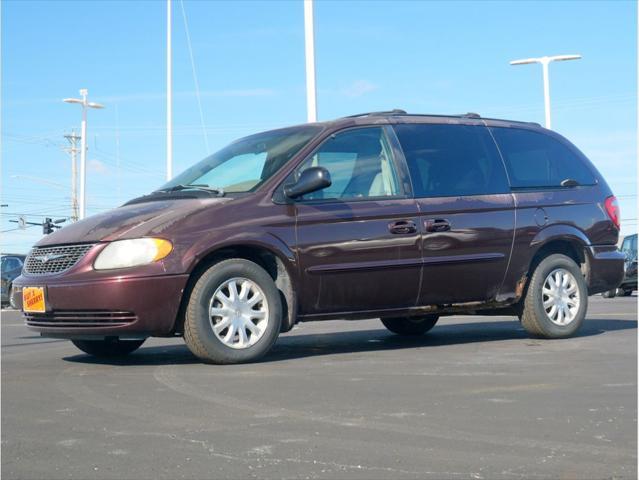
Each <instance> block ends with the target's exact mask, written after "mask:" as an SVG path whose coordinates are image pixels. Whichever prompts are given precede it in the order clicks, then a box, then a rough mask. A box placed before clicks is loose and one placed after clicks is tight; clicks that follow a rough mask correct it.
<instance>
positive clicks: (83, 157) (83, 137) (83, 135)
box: [63, 88, 104, 220]
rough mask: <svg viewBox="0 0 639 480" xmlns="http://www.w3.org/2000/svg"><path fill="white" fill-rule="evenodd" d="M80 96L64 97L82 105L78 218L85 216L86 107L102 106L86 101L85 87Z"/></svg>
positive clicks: (65, 100)
mask: <svg viewBox="0 0 639 480" xmlns="http://www.w3.org/2000/svg"><path fill="white" fill-rule="evenodd" d="M80 95H81V96H82V98H81V99H80V98H65V99H64V100H63V101H64V102H66V103H78V104H80V105H82V129H81V130H82V131H81V133H80V220H82V219H83V218H84V217H85V216H86V188H85V185H86V178H87V109H88V108H104V105H101V104H99V103H95V102H88V101H87V95H89V91H88V90H87V89H86V88H83V89H81V90H80Z"/></svg>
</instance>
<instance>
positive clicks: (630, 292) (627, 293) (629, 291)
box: [623, 289, 633, 297]
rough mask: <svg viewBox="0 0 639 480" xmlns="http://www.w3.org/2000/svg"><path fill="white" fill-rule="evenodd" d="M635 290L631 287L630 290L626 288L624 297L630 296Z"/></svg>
mask: <svg viewBox="0 0 639 480" xmlns="http://www.w3.org/2000/svg"><path fill="white" fill-rule="evenodd" d="M632 292H633V290H632V289H629V290H624V291H623V296H624V297H629V296H630V295H632Z"/></svg>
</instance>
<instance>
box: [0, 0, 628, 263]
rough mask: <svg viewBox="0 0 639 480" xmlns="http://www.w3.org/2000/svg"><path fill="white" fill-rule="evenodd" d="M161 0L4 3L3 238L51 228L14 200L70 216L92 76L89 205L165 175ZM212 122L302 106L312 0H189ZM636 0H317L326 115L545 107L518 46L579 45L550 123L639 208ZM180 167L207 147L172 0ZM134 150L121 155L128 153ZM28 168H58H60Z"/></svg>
mask: <svg viewBox="0 0 639 480" xmlns="http://www.w3.org/2000/svg"><path fill="white" fill-rule="evenodd" d="M165 8H166V7H165V3H164V2H163V1H140V2H116V1H106V2H99V1H95V0H94V1H91V2H73V1H72V2H57V1H46V2H32V1H12V0H5V1H3V2H2V52H1V53H2V147H1V153H2V180H1V186H2V203H6V204H9V206H8V207H4V208H2V212H3V215H2V221H1V225H0V228H1V229H2V230H3V232H4V233H2V239H1V240H0V248H1V249H2V251H9V250H10V251H26V250H28V248H29V247H30V245H32V244H33V243H34V242H35V241H37V240H38V239H39V238H40V237H41V235H42V233H41V229H40V228H39V227H33V228H30V229H27V230H14V231H10V232H7V231H6V230H10V229H12V228H15V227H16V224H15V223H10V222H9V219H16V218H17V217H16V216H15V214H19V213H24V214H29V215H27V219H28V220H32V221H39V220H40V219H41V218H42V217H39V216H37V215H45V214H46V215H48V216H51V217H54V218H61V217H64V216H68V215H70V207H69V205H70V200H69V198H70V191H69V190H70V187H68V185H69V183H70V160H69V157H68V155H67V154H66V153H65V152H64V151H62V147H63V146H64V145H65V143H66V141H65V140H64V138H63V137H62V135H63V134H64V133H68V132H70V130H71V129H72V128H74V127H75V128H76V129H77V128H78V127H79V120H80V108H79V107H78V106H77V105H68V104H64V103H62V102H61V99H62V98H64V97H70V96H77V95H78V89H79V88H82V87H85V88H88V89H89V97H90V99H91V100H93V101H99V102H102V103H104V104H105V105H106V107H107V108H106V109H105V110H102V111H91V112H90V118H89V154H88V159H89V170H88V180H87V192H88V213H89V214H91V213H97V212H99V211H103V210H106V209H109V208H112V207H115V206H117V205H119V204H121V203H122V202H124V201H125V200H126V199H128V198H132V197H134V196H137V195H139V194H142V193H146V192H148V191H150V190H152V189H153V188H155V187H157V186H158V185H160V184H161V183H163V181H164V180H163V179H164V175H165V173H164V164H165V136H164V135H165V131H164V126H165V123H164V122H165V99H164V93H165ZM184 8H185V12H186V15H187V19H188V26H189V33H190V36H191V41H192V45H193V55H194V59H195V66H196V69H197V75H198V80H199V85H200V90H201V97H202V109H203V116H204V124H205V130H206V137H207V140H208V143H209V145H210V149H211V150H212V151H215V150H217V149H219V148H221V147H223V146H224V145H225V144H226V143H228V142H229V141H231V140H233V139H235V138H238V137H240V136H244V135H247V134H250V133H255V132H257V131H260V130H265V129H269V128H275V127H280V126H286V125H290V124H295V123H302V122H304V121H305V118H306V110H305V76H304V44H303V38H304V36H303V35H304V31H303V6H302V2H301V0H291V1H282V2H271V1H259V2H243V1H237V2H222V1H215V2H213V1H211V2H207V1H185V2H184ZM636 9H637V7H636V2H631V1H606V2H576V1H570V2H549V1H541V2H507V1H499V2H482V1H475V2H461V1H451V2H426V1H424V2H418V1H411V2H399V1H395V2H382V1H375V2H347V1H341V2H337V1H334V2H329V1H321V0H320V1H316V4H315V33H316V62H317V86H318V115H319V119H320V120H323V119H331V118H335V117H339V116H343V115H348V114H353V113H359V112H365V111H371V110H382V109H390V108H403V109H405V110H407V111H409V112H420V113H423V112H428V113H463V112H467V111H472V112H478V113H480V114H482V115H484V116H487V117H488V116H494V117H505V118H513V119H518V120H529V121H537V122H540V123H543V93H542V83H541V68H540V67H539V66H538V65H527V66H519V67H511V66H510V65H509V64H508V61H509V60H512V59H516V58H523V57H530V56H541V55H554V54H564V53H580V54H581V55H583V57H584V58H583V59H582V60H579V61H573V62H564V63H557V64H553V65H551V72H550V78H551V99H552V107H553V108H552V114H553V128H554V129H555V130H557V131H558V132H560V133H562V134H564V135H565V136H567V137H568V138H569V139H571V140H572V141H573V142H574V143H575V144H576V145H577V146H578V147H579V148H581V149H582V150H583V151H584V152H585V153H586V154H587V155H588V156H589V157H590V158H591V159H592V160H593V162H594V163H595V164H596V165H597V167H598V168H599V169H600V171H601V172H602V173H603V174H604V176H605V177H606V178H607V180H608V182H609V183H610V184H611V186H612V188H613V190H614V191H615V193H616V194H617V196H618V197H619V198H620V202H621V207H622V218H623V219H630V220H626V221H624V222H623V223H624V228H623V231H624V233H626V234H627V233H630V232H632V231H636V229H637V223H636V217H637V210H636V204H637V197H636V193H637V180H636V176H637V157H636V152H637V138H636V132H637V123H636V122H637V120H636V119H637V116H636V109H637V92H636V85H637V63H636V58H637V50H636V47H637V41H636V38H637V37H636V34H637V32H636V28H637V25H636V20H637V10H636ZM173 35H174V68H175V71H174V89H175V106H174V124H175V127H174V128H175V150H174V152H175V153H174V156H175V163H176V172H179V171H181V170H183V169H185V168H186V167H187V166H189V165H191V164H192V163H194V162H196V161H197V160H199V159H201V158H202V157H204V156H205V155H206V154H207V149H206V142H205V139H204V134H203V131H202V130H203V129H202V125H201V122H200V117H199V112H198V106H197V100H196V96H195V87H194V81H193V75H192V70H191V63H190V57H189V51H188V47H187V42H186V34H185V28H184V21H183V17H182V10H181V5H180V2H179V0H174V31H173ZM118 152H119V158H120V165H121V168H120V169H118V168H116V159H117V158H118ZM15 175H23V176H31V177H38V178H43V179H47V180H48V181H49V182H54V183H57V184H60V185H52V184H46V183H43V182H37V181H34V180H31V179H27V178H20V177H18V178H16V177H14V176H15Z"/></svg>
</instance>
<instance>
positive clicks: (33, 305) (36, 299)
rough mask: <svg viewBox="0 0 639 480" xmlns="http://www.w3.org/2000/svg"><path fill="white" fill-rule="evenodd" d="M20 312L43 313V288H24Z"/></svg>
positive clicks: (44, 309)
mask: <svg viewBox="0 0 639 480" xmlns="http://www.w3.org/2000/svg"><path fill="white" fill-rule="evenodd" d="M22 310H23V311H24V312H29V313H45V312H46V311H47V307H46V303H45V300H44V287H24V288H23V289H22Z"/></svg>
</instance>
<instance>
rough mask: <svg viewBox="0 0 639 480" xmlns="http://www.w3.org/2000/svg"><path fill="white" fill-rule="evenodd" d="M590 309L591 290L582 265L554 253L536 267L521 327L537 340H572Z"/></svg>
mask: <svg viewBox="0 0 639 480" xmlns="http://www.w3.org/2000/svg"><path fill="white" fill-rule="evenodd" d="M587 309H588V288H587V286H586V281H585V279H584V276H583V274H582V273H581V270H580V269H579V266H578V265H577V264H576V263H575V261H574V260H573V259H572V258H570V257H567V256H566V255H561V254H554V255H550V256H548V257H546V258H544V259H543V260H542V261H541V262H540V263H539V265H537V268H535V271H534V273H533V275H532V277H531V279H530V284H529V285H528V291H527V293H526V297H525V299H524V308H523V314H522V317H521V324H522V326H523V327H524V328H525V329H526V330H527V331H528V333H529V334H531V335H532V336H535V337H543V338H563V337H569V336H570V335H573V334H574V333H575V332H576V331H577V330H578V329H579V327H580V326H581V324H582V323H583V321H584V318H585V317H586V310H587Z"/></svg>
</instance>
